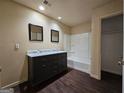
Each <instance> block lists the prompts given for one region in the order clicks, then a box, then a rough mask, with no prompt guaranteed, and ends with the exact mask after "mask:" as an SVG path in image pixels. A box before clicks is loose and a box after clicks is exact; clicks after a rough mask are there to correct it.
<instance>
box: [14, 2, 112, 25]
mask: <svg viewBox="0 0 124 93" xmlns="http://www.w3.org/2000/svg"><path fill="white" fill-rule="evenodd" d="M14 1H16V2H18V3H21V4H23V5H25V6H27V7H30V8H33V9H35V10H38V11H39V12H41V13H43V14H45V15H47V16H50V17H52V18H54V19H57V17H58V16H61V17H62V19H61V20H60V21H61V22H62V23H64V24H66V25H68V26H75V25H78V24H81V23H83V22H86V21H90V20H91V16H92V10H93V8H96V7H98V6H101V5H103V4H105V3H107V2H109V1H111V0H47V1H48V2H49V3H50V4H51V6H45V8H46V9H45V10H44V11H41V10H39V9H38V6H39V5H40V4H41V2H42V0H14Z"/></svg>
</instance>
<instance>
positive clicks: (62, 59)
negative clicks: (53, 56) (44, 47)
mask: <svg viewBox="0 0 124 93" xmlns="http://www.w3.org/2000/svg"><path fill="white" fill-rule="evenodd" d="M59 66H60V72H62V71H64V70H66V69H67V54H66V53H63V54H60V55H59Z"/></svg>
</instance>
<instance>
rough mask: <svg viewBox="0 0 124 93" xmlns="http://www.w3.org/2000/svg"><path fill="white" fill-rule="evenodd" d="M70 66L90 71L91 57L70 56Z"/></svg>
mask: <svg viewBox="0 0 124 93" xmlns="http://www.w3.org/2000/svg"><path fill="white" fill-rule="evenodd" d="M68 67H70V68H74V69H77V70H80V71H82V72H86V73H89V72H90V59H86V58H84V60H77V59H76V58H74V57H68Z"/></svg>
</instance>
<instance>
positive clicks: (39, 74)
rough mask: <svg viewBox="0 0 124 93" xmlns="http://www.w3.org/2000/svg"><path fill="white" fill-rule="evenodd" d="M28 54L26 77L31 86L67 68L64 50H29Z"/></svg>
mask: <svg viewBox="0 0 124 93" xmlns="http://www.w3.org/2000/svg"><path fill="white" fill-rule="evenodd" d="M27 56H28V79H29V82H30V84H31V85H32V86H35V85H37V84H39V83H42V82H44V81H46V80H48V79H50V78H52V77H54V76H55V75H57V74H59V73H61V72H63V71H65V70H67V53H66V52H65V51H38V50H37V51H30V52H28V54H27Z"/></svg>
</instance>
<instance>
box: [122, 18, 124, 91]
mask: <svg viewBox="0 0 124 93" xmlns="http://www.w3.org/2000/svg"><path fill="white" fill-rule="evenodd" d="M123 22H124V18H123ZM123 27H124V24H123ZM122 63H123V74H122V75H123V87H122V91H123V93H124V28H123V61H122Z"/></svg>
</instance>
